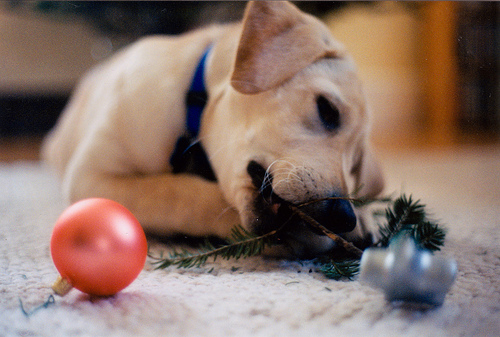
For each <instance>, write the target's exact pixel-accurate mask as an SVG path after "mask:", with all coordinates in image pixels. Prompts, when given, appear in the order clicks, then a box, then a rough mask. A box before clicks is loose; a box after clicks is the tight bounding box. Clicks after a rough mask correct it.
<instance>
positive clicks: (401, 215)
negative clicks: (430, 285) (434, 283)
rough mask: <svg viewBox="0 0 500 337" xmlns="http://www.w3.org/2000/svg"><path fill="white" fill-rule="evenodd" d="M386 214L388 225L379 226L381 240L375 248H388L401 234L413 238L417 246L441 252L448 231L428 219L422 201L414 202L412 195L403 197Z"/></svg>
mask: <svg viewBox="0 0 500 337" xmlns="http://www.w3.org/2000/svg"><path fill="white" fill-rule="evenodd" d="M385 213H386V215H385V216H386V220H387V223H386V224H385V225H379V235H380V239H379V240H378V241H377V242H376V243H375V244H374V246H377V247H387V246H388V245H389V243H390V241H391V240H392V238H393V237H394V236H396V235H397V234H399V233H405V234H407V235H409V236H411V237H413V238H414V239H415V242H416V243H417V246H419V247H421V248H425V249H429V250H431V251H436V250H440V249H441V246H443V245H444V238H445V236H446V231H445V230H444V229H443V228H441V227H440V226H439V225H438V224H437V223H435V222H433V221H430V220H429V219H428V218H427V214H426V211H425V206H424V205H422V204H421V203H420V200H416V201H413V199H412V197H411V195H410V196H409V197H406V195H404V194H403V195H401V196H400V197H399V198H398V199H396V200H395V201H394V204H393V206H392V208H387V209H386V212H385Z"/></svg>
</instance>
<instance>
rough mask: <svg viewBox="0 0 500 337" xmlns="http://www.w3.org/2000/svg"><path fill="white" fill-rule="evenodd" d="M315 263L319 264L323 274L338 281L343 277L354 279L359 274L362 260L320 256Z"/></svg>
mask: <svg viewBox="0 0 500 337" xmlns="http://www.w3.org/2000/svg"><path fill="white" fill-rule="evenodd" d="M315 263H316V264H317V265H318V266H319V270H320V272H321V273H322V274H323V275H325V276H326V277H327V278H329V279H333V280H336V281H338V280H340V279H342V278H347V279H349V280H353V278H354V277H355V276H356V275H358V274H359V265H360V260H352V259H348V260H338V259H324V258H319V259H317V260H316V261H315Z"/></svg>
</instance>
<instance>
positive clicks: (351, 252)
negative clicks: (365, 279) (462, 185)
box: [150, 194, 446, 280]
mask: <svg viewBox="0 0 500 337" xmlns="http://www.w3.org/2000/svg"><path fill="white" fill-rule="evenodd" d="M335 199H339V198H335ZM323 200H325V199H320V200H315V201H312V202H320V201H323ZM348 200H350V201H351V202H357V203H358V205H359V206H361V205H366V204H368V203H373V202H375V201H377V200H362V199H353V198H348ZM378 201H381V202H387V201H388V200H387V199H380V200H378ZM308 204H309V203H308ZM304 205H306V204H301V205H297V206H296V205H292V204H289V203H287V204H286V206H287V207H289V209H290V210H291V211H292V212H293V213H294V214H296V215H297V216H299V217H300V218H301V219H302V220H303V221H305V222H306V223H307V224H309V226H311V227H312V228H314V229H316V230H319V231H321V232H322V233H323V234H325V235H326V236H328V237H329V238H331V239H332V240H333V241H335V242H336V243H337V245H336V246H337V248H336V250H335V251H330V252H328V253H326V254H325V255H323V256H319V257H317V258H316V259H314V260H313V262H314V263H315V264H317V265H318V266H319V270H320V271H321V272H322V273H323V274H324V275H325V276H326V277H328V278H331V279H335V280H339V279H341V278H348V279H349V280H352V279H353V278H354V277H355V276H356V275H357V274H358V273H359V263H360V258H361V255H362V251H361V250H360V249H358V248H357V247H355V246H354V245H353V244H352V243H350V242H348V241H346V240H345V239H343V238H342V237H340V236H338V235H336V234H334V233H332V232H331V231H329V230H328V229H326V228H325V227H324V226H322V225H321V224H320V223H318V222H317V221H316V220H315V219H313V218H312V217H311V216H310V215H308V214H306V213H305V212H303V211H302V210H301V209H299V208H300V207H303V206H304ZM373 216H374V217H377V216H380V214H379V213H378V211H374V214H373ZM385 217H386V221H387V223H386V224H385V225H380V226H379V227H380V228H379V232H380V236H381V239H380V240H379V241H377V242H376V243H375V244H373V246H379V247H380V246H381V247H387V246H388V245H389V243H390V241H391V240H392V238H394V237H395V236H396V235H398V234H400V233H402V232H406V234H407V235H408V236H411V237H413V238H414V239H415V242H416V244H417V245H418V246H419V247H421V248H425V249H429V250H431V251H436V250H439V249H440V247H441V246H443V244H444V238H445V235H446V231H445V230H444V229H442V228H441V227H440V226H439V225H438V224H436V223H434V222H432V221H429V220H428V219H427V215H426V212H425V206H424V205H422V204H421V203H420V201H419V200H417V201H413V199H412V197H411V196H409V197H406V195H404V194H403V195H401V196H400V197H399V198H397V199H396V200H395V201H394V202H393V203H392V206H391V207H388V208H387V209H386V211H385ZM285 226H286V223H285V224H284V225H282V226H281V228H279V229H277V230H274V231H271V232H269V233H267V234H264V235H260V236H255V235H253V234H251V233H249V232H248V231H246V230H245V229H244V228H242V227H241V226H237V227H235V228H234V229H233V231H232V235H231V238H230V240H229V243H228V244H227V245H223V246H220V247H214V246H213V245H212V244H210V242H208V241H207V242H205V244H204V245H203V246H202V247H201V248H200V249H199V250H198V252H196V253H192V252H188V251H187V250H185V249H183V250H181V251H180V252H177V251H174V252H173V253H171V254H169V257H168V258H163V256H161V257H153V256H150V257H151V258H153V259H155V260H157V261H156V262H153V264H156V265H157V267H156V269H160V268H167V267H169V266H173V265H175V266H177V267H178V268H191V267H200V266H202V265H204V264H205V263H206V262H207V261H208V259H209V258H212V259H213V261H215V260H216V259H217V257H221V258H223V259H226V260H228V259H240V258H246V257H250V256H256V255H261V254H262V253H263V251H264V249H265V248H266V247H267V246H271V245H275V244H277V243H278V241H279V240H277V238H278V236H279V233H280V232H281V231H282V230H283V229H284V227H285ZM339 249H340V252H339ZM346 253H347V254H346ZM349 256H350V257H349ZM353 256H354V257H355V258H354V259H353Z"/></svg>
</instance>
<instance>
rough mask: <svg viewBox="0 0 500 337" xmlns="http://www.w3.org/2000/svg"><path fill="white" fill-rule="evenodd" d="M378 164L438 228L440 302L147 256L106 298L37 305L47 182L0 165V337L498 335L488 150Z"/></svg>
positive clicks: (51, 202)
mask: <svg viewBox="0 0 500 337" xmlns="http://www.w3.org/2000/svg"><path fill="white" fill-rule="evenodd" d="M383 162H384V166H385V169H386V174H387V178H388V183H389V188H388V190H387V191H388V192H396V193H399V192H406V193H412V194H413V195H414V197H416V198H420V199H421V200H422V202H424V203H425V204H427V205H428V207H429V209H430V210H431V211H432V213H433V216H434V218H437V219H439V220H440V221H441V222H442V223H443V224H444V225H446V227H447V228H448V236H447V241H446V243H445V247H444V249H443V250H442V252H440V253H439V254H443V255H444V256H448V257H453V258H454V259H456V260H457V263H458V266H459V271H458V277H457V279H456V281H455V283H454V285H453V286H452V288H451V290H450V292H449V293H448V295H447V296H446V299H445V302H444V304H443V305H442V306H440V307H437V308H433V309H428V310H420V309H417V308H412V307H406V306H396V305H393V304H391V303H387V302H386V301H385V300H384V296H383V294H382V293H381V292H379V291H378V290H375V289H372V288H370V287H368V286H366V285H364V284H361V283H360V282H358V281H351V282H350V281H332V280H328V279H325V278H324V277H323V276H322V275H321V274H320V273H318V272H317V271H316V270H314V268H312V267H311V266H310V265H307V264H300V263H297V262H287V261H277V260H266V259H262V258H260V257H257V258H251V259H246V260H242V261H219V260H217V263H214V264H209V265H207V266H205V267H203V268H199V269H192V270H180V269H176V268H168V269H166V270H153V268H152V267H151V265H150V264H149V262H147V263H146V267H145V270H144V271H143V272H142V273H141V274H140V275H139V277H138V279H137V280H136V281H135V282H134V283H132V284H131V285H130V286H129V287H128V288H126V289H125V290H123V291H122V292H120V293H119V294H117V295H115V296H113V297H111V298H101V299H96V298H90V297H89V296H87V295H85V294H83V293H81V292H79V291H77V290H72V291H71V292H70V293H69V294H68V295H67V296H65V297H63V298H60V297H55V301H49V302H46V301H47V300H48V299H49V295H50V294H51V290H50V288H49V286H50V285H51V283H52V282H53V281H54V280H55V278H56V276H57V272H56V270H55V267H54V266H53V264H52V260H51V258H50V252H49V239H50V234H51V229H52V225H53V223H54V222H55V220H56V219H57V217H58V216H59V214H60V212H61V211H62V210H63V209H64V208H65V205H64V203H63V201H62V200H61V197H60V194H59V185H58V182H57V180H56V179H55V177H54V176H53V175H52V174H51V173H50V172H49V171H48V170H47V169H46V168H44V167H43V166H42V165H40V164H39V163H37V162H19V163H13V164H0V189H1V190H0V191H1V192H0V336H160V335H162V336H401V335H404V336H419V337H420V336H498V333H499V331H500V149H498V148H480V149H460V150H456V151H443V152H421V153H415V152H412V153H410V152H392V153H388V154H384V155H383ZM165 248H166V247H162V246H161V245H158V244H157V245H155V247H154V249H155V250H160V249H165ZM21 302H22V306H21ZM44 303H45V305H43V304H44ZM23 309H24V310H25V311H26V313H28V314H29V315H26V314H25V313H23Z"/></svg>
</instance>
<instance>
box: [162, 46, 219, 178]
mask: <svg viewBox="0 0 500 337" xmlns="http://www.w3.org/2000/svg"><path fill="white" fill-rule="evenodd" d="M210 49H211V48H210V47H209V48H207V50H206V51H205V53H204V54H203V56H202V58H201V59H200V63H198V66H197V67H196V71H195V73H194V76H193V81H192V82H191V87H190V88H189V91H188V93H187V95H186V106H187V116H186V132H185V134H184V135H183V136H181V137H179V139H178V140H177V144H176V145H175V148H174V151H173V152H172V155H171V157H170V164H171V165H172V172H173V173H181V172H185V173H191V174H195V175H199V176H201V177H204V178H205V179H208V180H211V181H216V177H215V174H214V172H213V170H212V167H211V166H210V162H209V160H208V157H207V155H206V153H205V150H204V149H203V146H202V145H201V142H199V141H197V139H196V138H197V137H198V133H199V131H200V120H201V114H202V113H203V109H204V108H205V105H206V103H207V100H208V96H207V90H206V88H205V80H204V75H205V66H206V60H207V55H208V53H209V52H210Z"/></svg>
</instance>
